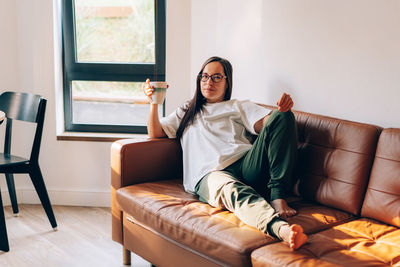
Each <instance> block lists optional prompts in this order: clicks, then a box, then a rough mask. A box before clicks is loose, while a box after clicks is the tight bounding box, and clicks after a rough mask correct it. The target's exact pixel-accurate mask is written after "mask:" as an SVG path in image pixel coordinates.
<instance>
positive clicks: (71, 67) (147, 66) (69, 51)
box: [62, 0, 166, 134]
mask: <svg viewBox="0 0 400 267" xmlns="http://www.w3.org/2000/svg"><path fill="white" fill-rule="evenodd" d="M62 1H63V18H62V31H63V34H62V37H63V41H62V43H63V97H64V121H65V131H73V132H109V133H138V134H147V127H146V126H142V125H110V124H78V123H73V117H72V86H71V85H72V81H76V80H79V81H109V82H143V81H145V80H146V78H151V79H153V80H157V81H165V47H166V26H165V24H166V23H165V22H166V3H165V2H166V0H154V27H155V63H108V62H107V63H97V62H96V63H79V62H77V60H76V53H75V47H76V45H75V44H76V40H75V30H74V0H62ZM162 113H163V116H165V102H164V104H163V107H162Z"/></svg>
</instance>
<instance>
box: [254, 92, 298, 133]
mask: <svg viewBox="0 0 400 267" xmlns="http://www.w3.org/2000/svg"><path fill="white" fill-rule="evenodd" d="M276 105H277V106H278V110H279V111H280V112H287V111H290V110H291V109H292V107H293V100H292V97H291V96H290V95H288V94H286V93H283V94H282V96H281V98H280V99H279V100H278V102H276ZM270 115H271V113H270V114H268V115H267V116H265V117H264V118H262V119H260V120H259V121H257V122H256V123H255V124H254V131H256V133H260V132H261V130H262V128H263V127H264V124H265V123H266V122H267V120H268V118H269V116H270Z"/></svg>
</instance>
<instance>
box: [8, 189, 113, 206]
mask: <svg viewBox="0 0 400 267" xmlns="http://www.w3.org/2000/svg"><path fill="white" fill-rule="evenodd" d="M47 192H48V194H49V197H50V202H51V204H52V205H63V206H87V207H111V193H110V192H84V191H65V190H47ZM16 193H17V200H18V203H20V204H40V200H39V197H38V195H37V193H36V191H35V190H34V189H17V190H16ZM1 195H2V199H3V205H4V206H9V205H11V202H10V197H9V195H8V191H7V190H1Z"/></svg>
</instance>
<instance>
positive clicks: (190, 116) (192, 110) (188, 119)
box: [176, 57, 232, 139]
mask: <svg viewBox="0 0 400 267" xmlns="http://www.w3.org/2000/svg"><path fill="white" fill-rule="evenodd" d="M211 62H219V63H221V65H222V67H223V68H224V72H225V76H226V77H227V78H226V83H227V87H226V90H225V96H224V101H226V100H229V99H231V95H232V65H231V63H230V62H229V61H228V60H226V59H223V58H220V57H210V58H209V59H207V60H206V62H204V64H203V66H202V67H201V70H200V72H199V74H198V75H197V80H196V92H195V95H194V97H193V98H192V99H191V100H190V102H189V104H188V105H187V106H186V107H184V112H185V115H183V117H182V120H181V122H180V124H179V127H178V130H177V131H176V137H177V138H178V139H180V138H181V137H182V134H183V132H184V131H185V129H186V127H188V126H190V125H191V124H192V123H193V121H194V119H195V117H196V115H197V113H198V112H200V111H201V110H202V108H203V105H204V103H206V99H205V97H204V96H203V95H202V93H201V86H200V82H201V81H200V80H201V75H202V74H203V70H204V68H205V67H206V65H207V64H209V63H211Z"/></svg>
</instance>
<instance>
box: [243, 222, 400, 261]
mask: <svg viewBox="0 0 400 267" xmlns="http://www.w3.org/2000/svg"><path fill="white" fill-rule="evenodd" d="M399 244H400V229H398V228H396V227H393V226H388V225H386V224H382V223H380V222H377V221H374V220H369V219H359V220H355V221H351V222H348V223H345V224H341V225H338V226H335V227H333V228H331V229H329V230H326V231H322V232H319V233H316V234H313V235H310V236H309V241H308V243H306V244H305V245H303V246H302V247H301V248H300V249H299V250H296V251H293V250H292V249H290V248H289V247H288V246H287V245H285V244H283V243H282V242H280V243H275V244H271V245H268V246H264V247H262V248H259V249H257V250H255V251H254V252H253V253H252V255H251V260H252V264H253V266H388V265H389V266H397V265H398V264H400V257H399V255H400V246H399ZM396 264H397V265H396Z"/></svg>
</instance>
